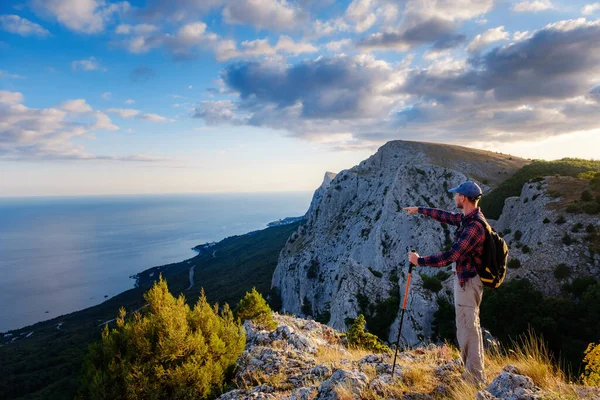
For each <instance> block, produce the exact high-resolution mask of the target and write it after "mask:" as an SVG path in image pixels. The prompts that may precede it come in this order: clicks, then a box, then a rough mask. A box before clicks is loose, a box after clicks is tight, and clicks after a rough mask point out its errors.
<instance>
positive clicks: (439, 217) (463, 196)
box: [404, 181, 486, 384]
mask: <svg viewBox="0 0 600 400" xmlns="http://www.w3.org/2000/svg"><path fill="white" fill-rule="evenodd" d="M448 191H449V192H452V193H454V204H455V205H456V207H457V208H458V209H460V210H461V211H462V213H452V212H448V211H443V210H439V209H437V208H425V207H405V208H404V210H407V212H408V215H411V214H414V213H417V212H418V213H419V214H424V215H426V216H428V217H431V218H433V219H435V220H436V221H439V222H442V223H446V224H451V225H456V226H459V228H458V229H457V232H456V236H457V240H456V242H455V243H454V244H453V245H452V248H450V250H447V251H443V252H440V253H437V254H434V255H431V256H425V257H420V256H419V254H417V253H415V252H409V253H408V259H409V261H410V262H411V263H412V264H414V265H420V266H429V267H444V266H446V265H448V264H450V263H451V262H456V264H455V265H453V267H452V270H453V271H455V273H454V309H455V311H456V337H457V339H458V344H459V346H460V351H461V358H462V361H463V364H464V365H465V369H466V371H465V372H464V373H463V378H464V379H465V380H468V381H470V382H473V383H476V384H485V372H484V360H483V338H482V335H481V326H480V323H479V305H480V304H481V299H482V295H483V284H482V283H481V279H479V275H477V270H476V265H481V262H482V254H483V243H484V241H485V235H486V229H485V227H483V226H482V225H481V223H479V222H475V217H477V216H480V217H482V218H483V214H482V213H481V210H480V208H479V206H478V205H477V204H478V201H479V199H480V198H481V194H482V192H481V188H480V187H479V185H477V184H476V183H475V182H471V181H467V182H464V183H462V184H461V185H459V186H458V187H455V188H452V189H450V190H448Z"/></svg>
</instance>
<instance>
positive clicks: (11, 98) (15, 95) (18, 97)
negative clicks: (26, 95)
mask: <svg viewBox="0 0 600 400" xmlns="http://www.w3.org/2000/svg"><path fill="white" fill-rule="evenodd" d="M22 101H23V94H22V93H20V92H8V91H6V90H0V103H2V104H18V103H21V102H22Z"/></svg>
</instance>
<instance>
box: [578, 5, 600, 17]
mask: <svg viewBox="0 0 600 400" xmlns="http://www.w3.org/2000/svg"><path fill="white" fill-rule="evenodd" d="M598 10H600V3H592V4H587V5H586V6H585V7H583V8H582V9H581V13H582V14H583V15H591V14H594V13H595V12H596V11H598Z"/></svg>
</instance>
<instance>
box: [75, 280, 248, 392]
mask: <svg viewBox="0 0 600 400" xmlns="http://www.w3.org/2000/svg"><path fill="white" fill-rule="evenodd" d="M144 298H145V299H146V301H147V302H148V308H147V311H146V312H145V313H144V315H142V314H140V313H139V312H135V313H134V314H133V315H132V316H131V317H130V318H128V319H127V320H126V319H125V309H124V308H121V310H120V311H119V315H118V317H117V318H116V328H113V329H111V330H110V331H109V329H108V324H107V325H105V327H104V331H103V332H102V338H101V340H100V341H99V342H96V343H93V344H92V345H90V346H89V352H88V355H87V356H86V359H85V361H84V366H83V372H82V378H81V386H80V390H79V395H78V398H81V399H92V400H95V399H167V398H168V399H198V398H206V397H209V396H214V395H216V394H218V393H219V389H220V387H221V386H222V385H223V382H224V381H225V379H226V376H227V375H229V374H231V372H232V371H233V368H234V367H235V362H236V360H237V358H238V357H239V356H240V355H241V354H242V351H243V350H244V347H245V344H246V335H245V331H244V328H243V327H242V326H241V325H240V324H239V322H237V321H236V320H235V319H234V317H233V314H232V312H231V310H230V309H229V306H228V305H227V303H225V306H224V307H223V309H222V311H221V312H220V313H219V312H218V305H217V304H215V306H214V307H211V306H210V305H209V304H208V302H207V301H206V297H205V295H204V290H202V293H201V296H200V298H199V299H198V302H197V303H196V305H195V306H194V308H193V309H190V307H189V306H188V305H187V304H186V303H185V299H184V297H183V295H180V296H179V297H178V298H177V299H175V298H174V297H173V295H171V293H169V290H168V288H167V283H166V281H164V280H163V279H162V276H161V277H160V279H159V281H158V282H156V283H155V284H154V286H153V287H152V288H151V289H150V290H149V291H148V292H147V293H146V294H145V295H144Z"/></svg>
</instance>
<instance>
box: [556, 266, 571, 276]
mask: <svg viewBox="0 0 600 400" xmlns="http://www.w3.org/2000/svg"><path fill="white" fill-rule="evenodd" d="M569 275H571V268H569V266H568V265H567V264H564V263H561V264H558V265H557V266H556V267H555V268H554V277H555V278H556V279H565V278H567V277H568V276H569Z"/></svg>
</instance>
